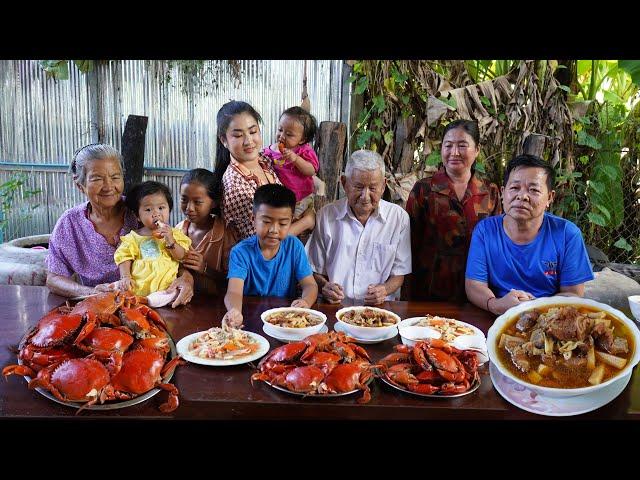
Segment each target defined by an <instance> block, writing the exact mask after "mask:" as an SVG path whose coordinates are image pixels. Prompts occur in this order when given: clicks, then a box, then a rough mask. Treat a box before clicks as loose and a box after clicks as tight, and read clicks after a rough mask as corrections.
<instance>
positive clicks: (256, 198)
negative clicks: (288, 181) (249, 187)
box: [253, 183, 296, 214]
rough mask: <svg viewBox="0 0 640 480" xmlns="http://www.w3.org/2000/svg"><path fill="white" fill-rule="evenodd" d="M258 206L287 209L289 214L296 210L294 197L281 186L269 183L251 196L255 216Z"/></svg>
mask: <svg viewBox="0 0 640 480" xmlns="http://www.w3.org/2000/svg"><path fill="white" fill-rule="evenodd" d="M260 205H268V206H270V207H273V208H282V207H289V208H291V213H292V214H293V212H294V211H295V209H296V195H295V194H294V193H293V192H292V191H291V190H289V189H288V188H287V187H285V186H283V185H278V184H277V183H270V184H268V185H262V186H261V187H258V189H257V190H256V193H255V194H254V195H253V213H254V214H255V213H256V212H257V211H258V208H260Z"/></svg>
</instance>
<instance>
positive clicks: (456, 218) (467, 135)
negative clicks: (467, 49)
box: [405, 120, 502, 302]
mask: <svg viewBox="0 0 640 480" xmlns="http://www.w3.org/2000/svg"><path fill="white" fill-rule="evenodd" d="M479 141H480V132H479V130H478V125H477V123H476V122H473V121H470V120H455V121H453V122H451V123H450V124H449V125H447V127H446V128H445V131H444V137H443V140H442V149H441V156H442V167H441V168H440V169H439V170H438V171H437V172H436V173H435V174H433V175H432V176H428V177H426V178H423V179H422V180H419V181H418V182H416V184H415V185H414V187H413V189H412V190H411V194H410V196H409V199H408V200H407V207H406V209H407V212H408V213H409V217H410V220H411V252H412V257H413V274H412V275H411V276H410V278H409V280H408V282H406V283H405V285H406V289H405V296H406V297H408V298H410V299H413V300H445V301H458V302H462V301H465V300H466V295H465V290H464V274H465V267H466V261H467V253H468V251H469V244H470V242H471V233H472V232H473V228H474V227H475V226H476V224H477V223H478V221H480V220H482V219H483V218H485V217H487V216H490V215H497V214H499V213H501V212H502V209H501V204H500V191H499V189H498V187H497V185H496V184H494V183H490V182H488V181H486V180H483V179H481V178H478V177H477V176H476V174H475V171H474V169H473V164H474V163H475V160H476V157H477V156H478V153H479V152H480V148H479V146H478V144H479Z"/></svg>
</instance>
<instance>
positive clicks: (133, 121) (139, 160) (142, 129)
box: [122, 115, 149, 195]
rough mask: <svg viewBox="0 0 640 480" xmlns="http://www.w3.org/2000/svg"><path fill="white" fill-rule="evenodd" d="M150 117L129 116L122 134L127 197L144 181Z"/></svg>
mask: <svg viewBox="0 0 640 480" xmlns="http://www.w3.org/2000/svg"><path fill="white" fill-rule="evenodd" d="M148 121H149V117H143V116H140V115H129V117H127V123H126V124H125V127H124V132H122V160H123V162H124V172H125V173H124V192H125V195H126V194H127V193H129V190H130V189H131V187H132V186H133V185H135V184H136V183H140V182H141V181H142V175H143V174H144V138H145V135H146V133H147V122H148Z"/></svg>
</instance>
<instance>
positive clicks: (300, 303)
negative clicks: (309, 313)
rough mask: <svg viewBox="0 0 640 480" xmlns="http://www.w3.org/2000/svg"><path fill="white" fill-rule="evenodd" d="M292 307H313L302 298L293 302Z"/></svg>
mask: <svg viewBox="0 0 640 480" xmlns="http://www.w3.org/2000/svg"><path fill="white" fill-rule="evenodd" d="M291 306H292V307H298V308H310V307H311V305H309V304H308V303H307V301H306V300H303V299H302V298H296V299H295V300H294V301H293V302H291Z"/></svg>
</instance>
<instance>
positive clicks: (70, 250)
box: [47, 143, 193, 307]
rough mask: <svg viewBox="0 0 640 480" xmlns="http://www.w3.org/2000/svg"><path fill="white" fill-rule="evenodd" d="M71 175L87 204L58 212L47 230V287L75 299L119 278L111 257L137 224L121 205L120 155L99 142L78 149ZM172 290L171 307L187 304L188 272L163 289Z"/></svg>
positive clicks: (189, 291)
mask: <svg viewBox="0 0 640 480" xmlns="http://www.w3.org/2000/svg"><path fill="white" fill-rule="evenodd" d="M71 172H72V173H73V180H74V183H75V185H76V187H77V188H78V189H79V190H80V191H81V192H82V193H84V194H85V195H86V197H87V199H88V202H86V203H83V204H81V205H77V206H75V207H72V208H70V209H69V210H67V211H66V212H64V213H63V214H62V216H61V217H60V218H59V219H58V221H57V222H56V225H55V227H54V228H53V233H52V234H51V238H50V239H49V255H48V256H47V266H48V274H47V286H48V287H49V289H50V290H51V291H52V292H53V293H56V294H58V295H62V296H65V297H79V296H84V295H91V294H93V293H96V292H97V291H103V290H106V289H108V288H109V287H108V285H109V284H111V283H112V282H115V281H117V280H118V279H119V278H120V274H119V272H118V267H117V265H116V264H115V262H114V259H113V254H114V252H115V250H116V247H117V246H118V244H119V243H120V237H121V236H122V235H126V234H127V233H129V232H130V231H131V230H134V229H136V228H137V227H138V220H137V219H136V216H135V215H134V213H133V212H131V211H130V210H129V209H128V208H127V207H126V205H125V203H124V198H123V197H122V192H123V190H124V176H123V171H122V163H121V156H120V154H119V153H118V151H117V150H115V149H114V148H113V147H111V146H109V145H105V144H101V143H96V144H91V145H87V146H85V147H82V148H81V149H80V150H78V152H76V155H75V157H74V159H73V162H72V164H71ZM74 277H75V278H74ZM175 290H179V295H178V297H177V298H176V300H175V301H174V302H173V304H172V306H173V307H176V306H178V305H181V304H184V303H188V302H189V301H190V300H191V297H192V296H193V277H192V276H191V274H190V273H188V272H184V273H183V275H182V276H180V277H178V278H177V279H176V280H175V281H174V283H173V284H172V285H171V286H170V287H169V291H175Z"/></svg>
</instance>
